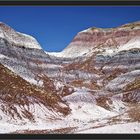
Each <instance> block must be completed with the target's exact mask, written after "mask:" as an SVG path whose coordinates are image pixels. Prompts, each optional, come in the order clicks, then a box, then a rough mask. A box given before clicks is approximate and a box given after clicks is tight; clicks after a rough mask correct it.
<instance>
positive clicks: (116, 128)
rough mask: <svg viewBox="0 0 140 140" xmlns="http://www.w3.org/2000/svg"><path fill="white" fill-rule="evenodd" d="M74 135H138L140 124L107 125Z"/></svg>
mask: <svg viewBox="0 0 140 140" xmlns="http://www.w3.org/2000/svg"><path fill="white" fill-rule="evenodd" d="M76 133H81V134H84V133H85V134H93V133H94V134H95V133H99V134H101V133H106V134H107V133H108V134H115V133H119V134H121V133H122V134H126V133H129V134H132V133H140V123H138V122H134V123H126V124H116V125H108V126H104V127H99V128H94V129H87V130H83V131H79V132H76Z"/></svg>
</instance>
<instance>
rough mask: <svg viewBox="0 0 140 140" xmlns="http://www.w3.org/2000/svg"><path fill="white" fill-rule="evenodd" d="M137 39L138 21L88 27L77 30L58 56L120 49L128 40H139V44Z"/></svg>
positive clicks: (139, 23)
mask: <svg viewBox="0 0 140 140" xmlns="http://www.w3.org/2000/svg"><path fill="white" fill-rule="evenodd" d="M133 40H134V41H133ZM139 40H140V22H134V23H129V24H125V25H122V26H119V27H116V28H105V29H103V28H96V27H93V28H88V29H86V30H84V31H81V32H79V33H78V34H77V35H76V36H75V37H74V39H73V40H72V42H71V43H70V44H69V45H68V46H67V47H66V48H65V49H64V50H63V51H62V52H61V55H60V56H62V57H78V56H82V55H86V54H89V53H91V52H94V51H96V50H97V51H103V50H104V49H106V50H109V49H118V48H119V49H120V48H121V47H122V46H123V45H125V44H127V43H128V42H131V43H132V42H136V43H137V44H138V42H139V44H140V41H139ZM133 46H134V43H133ZM136 46H137V45H136ZM139 46H140V45H139Z"/></svg>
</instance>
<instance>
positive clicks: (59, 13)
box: [0, 6, 140, 52]
mask: <svg viewBox="0 0 140 140" xmlns="http://www.w3.org/2000/svg"><path fill="white" fill-rule="evenodd" d="M138 20H140V6H137V7H134V6H133V7H128V6H126V7H124V6H116V7H115V6H110V7H109V6H85V7H84V6H17V7H16V6H14V7H12V6H3V7H2V6H1V7H0V21H1V22H4V23H6V24H8V25H9V26H11V27H13V28H14V29H15V30H17V31H19V32H23V33H26V34H30V35H32V36H34V37H35V38H36V39H37V40H38V42H39V43H40V44H41V46H42V47H43V49H44V50H46V51H56V52H57V51H61V50H63V49H64V48H65V47H66V46H67V45H68V44H69V43H70V42H71V40H72V39H73V37H74V36H75V35H76V33H77V32H79V31H81V30H84V29H87V28H89V27H93V26H96V27H103V28H108V27H115V26H119V25H121V24H124V23H128V22H134V21H138Z"/></svg>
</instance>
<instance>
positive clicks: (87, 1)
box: [0, 0, 140, 140]
mask: <svg viewBox="0 0 140 140" xmlns="http://www.w3.org/2000/svg"><path fill="white" fill-rule="evenodd" d="M1 6H140V0H0V8H1ZM138 14H140V13H138ZM128 129H129V128H128ZM3 139H7V140H9V139H13V140H16V139H18V140H20V139H22V140H23V139H28V140H29V139H32V140H40V139H45V140H49V139H73V140H74V139H100V140H103V139H107V140H110V139H111V140H122V139H125V140H127V139H140V134H45V135H44V134H0V140H3Z"/></svg>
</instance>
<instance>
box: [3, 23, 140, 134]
mask: <svg viewBox="0 0 140 140" xmlns="http://www.w3.org/2000/svg"><path fill="white" fill-rule="evenodd" d="M58 56H59V57H58ZM0 75H2V76H1V79H0V112H1V114H2V115H1V121H3V122H5V123H9V122H10V123H11V124H15V123H18V124H21V123H22V124H24V123H25V124H28V126H31V125H30V124H29V123H30V122H32V123H33V124H35V125H36V124H38V125H40V126H41V127H42V125H44V124H46V123H48V124H50V126H43V128H44V129H48V130H49V131H50V127H52V128H53V129H54V131H53V130H51V132H52V133H53V132H55V129H57V130H58V129H60V128H62V129H63V128H74V130H73V129H72V131H71V133H75V132H78V131H79V129H80V128H81V126H82V127H83V128H84V127H86V128H90V127H92V125H91V122H92V123H93V122H95V123H96V122H98V121H99V120H101V122H100V123H101V126H104V125H109V124H110V123H111V124H115V123H121V122H123V121H124V122H125V121H126V116H127V117H128V119H127V122H133V121H139V120H140V119H139V118H140V117H139V114H135V115H133V113H132V112H133V110H138V108H137V107H138V106H139V102H140V97H139V93H140V81H139V79H140V23H139V22H135V23H130V24H126V25H123V26H120V27H117V28H111V29H101V28H89V29H87V30H84V31H82V32H79V33H78V34H77V35H76V37H75V38H74V39H73V41H72V42H71V43H70V44H69V45H68V47H66V49H64V50H63V51H62V52H60V53H59V54H57V55H56V54H49V53H45V52H44V51H43V50H42V49H41V47H40V45H39V44H38V42H37V41H36V40H35V39H34V38H33V37H31V36H28V35H25V34H21V33H18V32H16V31H15V30H13V29H11V28H10V27H9V26H7V25H5V24H3V23H0ZM7 81H9V82H8V83H7ZM5 83H7V84H5ZM114 117H116V120H117V121H116V120H115V121H114ZM118 117H119V118H118ZM56 120H59V121H58V122H57V121H56ZM102 120H106V124H104V122H102ZM0 123H1V122H0ZM51 123H52V124H51ZM53 123H56V124H55V125H56V126H57V127H54V126H52V125H53ZM60 124H61V125H60ZM96 125H97V124H95V127H96ZM98 127H99V126H98ZM18 129H19V128H18ZM24 129H25V128H24ZM35 129H36V130H37V129H38V127H36V126H35ZM14 130H17V129H14ZM20 130H23V128H20ZM25 130H26V129H25ZM60 130H61V129H60ZM27 131H28V130H26V131H25V132H27ZM49 131H47V130H46V131H43V132H49ZM4 132H5V131H4ZM34 132H35V131H34ZM21 133H22V132H21ZM59 133H61V132H59ZM66 133H68V132H66Z"/></svg>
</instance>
